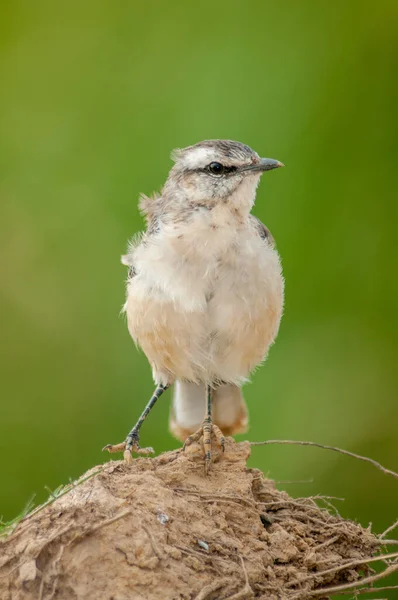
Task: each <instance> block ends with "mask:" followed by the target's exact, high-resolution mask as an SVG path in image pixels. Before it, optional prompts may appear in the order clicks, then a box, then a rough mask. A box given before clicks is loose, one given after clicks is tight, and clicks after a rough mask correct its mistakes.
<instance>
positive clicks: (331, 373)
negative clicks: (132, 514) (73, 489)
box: [0, 0, 398, 531]
mask: <svg viewBox="0 0 398 600" xmlns="http://www.w3.org/2000/svg"><path fill="white" fill-rule="evenodd" d="M1 13H2V14H1V18H0V49H1V50H0V69H1V97H0V102H1V111H0V112H1V148H0V168H1V174H0V194H1V211H0V256H1V273H0V292H1V338H0V340H1V341H0V351H1V355H0V390H1V415H0V446H1V458H0V466H1V469H0V470H1V474H2V478H1V481H2V484H1V496H0V514H3V516H4V518H10V517H13V516H14V515H15V514H16V513H17V512H18V511H20V510H21V509H22V508H23V506H24V504H25V503H26V501H27V500H28V499H29V497H30V496H31V495H32V494H33V493H36V500H37V501H42V500H43V499H44V498H45V497H46V496H47V492H46V491H45V490H44V486H45V485H47V486H49V487H51V488H55V487H56V486H58V485H59V484H61V483H65V482H67V481H68V479H69V477H73V478H75V477H78V476H79V475H80V474H81V473H82V472H83V471H84V470H85V469H88V468H89V467H92V466H93V465H95V464H97V463H101V462H103V461H104V460H108V456H106V455H104V454H101V448H102V446H104V445H105V444H106V443H108V442H119V441H121V440H122V439H123V438H124V436H125V434H126V433H127V430H128V429H129V428H130V426H131V425H132V424H133V423H134V421H135V419H136V418H137V416H138V414H139V412H140V411H141V409H142V408H143V406H144V404H145V402H146V400H147V399H148V397H149V395H150V394H151V392H152V389H153V384H152V379H151V371H150V368H149V365H148V364H147V361H146V358H145V357H144V356H143V354H141V353H139V352H138V351H137V350H136V349H135V347H134V345H133V343H132V341H131V339H130V338H129V335H128V332H127V329H126V326H125V323H124V319H123V318H121V317H120V316H119V311H120V308H121V306H122V303H123V301H124V279H125V276H126V272H125V268H124V267H123V266H121V265H120V264H119V257H120V255H121V254H122V253H123V252H124V251H125V247H126V243H127V240H128V238H129V237H131V236H132V235H133V234H134V233H135V232H137V231H138V230H140V229H141V228H142V226H143V223H142V219H141V217H140V215H139V213H138V209H137V199H138V195H139V193H140V192H146V193H150V192H152V191H153V190H159V189H160V187H161V185H162V183H163V182H164V180H165V177H166V175H167V172H168V170H169V168H170V166H171V162H170V160H169V153H170V150H171V149H172V148H174V147H182V146H186V145H189V144H192V143H195V142H197V141H200V140H202V139H206V138H230V139H236V140H239V141H242V142H245V143H247V144H249V145H250V146H252V147H253V148H255V149H256V150H257V151H258V152H259V153H260V154H262V155H265V156H272V157H274V158H277V159H279V160H282V161H283V162H284V163H286V165H287V168H286V169H284V170H282V171H277V172H273V173H270V174H266V175H265V176H264V177H263V180H262V183H261V186H260V189H259V193H258V198H257V203H256V207H255V214H256V215H258V216H259V217H260V218H261V219H262V220H263V221H264V222H265V223H266V224H267V226H268V227H269V228H270V229H271V231H272V233H273V235H274V236H275V238H276V240H277V243H278V248H279V250H280V253H281V255H282V258H283V264H284V271H285V277H286V310H285V316H284V320H283V324H282V327H281V331H280V335H279V338H278V340H277V343H276V345H275V346H274V347H273V348H272V350H271V353H270V357H269V360H268V362H267V363H266V365H265V367H263V368H261V369H260V370H259V371H258V372H257V373H256V374H255V375H254V376H253V382H252V384H251V385H248V386H247V387H246V389H245V395H246V399H247V402H248V404H249V407H250V416H251V423H252V425H251V429H250V432H249V434H248V435H246V436H243V437H244V438H246V437H249V438H250V439H251V440H261V439H267V438H268V439H272V438H293V439H309V440H313V441H317V442H321V443H324V444H333V445H339V446H342V447H344V448H346V449H349V450H351V451H354V452H358V453H361V454H366V455H369V456H372V457H373V458H375V459H377V460H379V461H381V462H382V463H383V464H385V465H386V466H388V467H390V468H392V469H395V470H397V469H398V441H397V439H398V436H397V429H398V428H397V417H398V403H397V397H396V392H397V370H398V369H397V364H396V358H397V352H396V341H397V318H396V303H397V295H398V294H397V291H398V290H397V276H396V269H394V266H395V265H396V245H397V241H396V239H397V235H396V227H397V222H396V218H397V190H398V177H397V160H398V146H397V139H398V115H397V106H398V93H397V92H398V77H397V73H398V4H397V2H395V1H388V0H380V1H379V2H378V3H377V4H375V3H374V2H370V1H365V2H364V1H361V2H360V1H359V0H355V1H350V2H347V1H343V0H338V1H337V2H333V3H332V2H323V1H319V0H312V1H311V0H301V1H300V2H298V1H297V0H290V1H284V2H283V1H282V2H279V3H275V2H272V3H271V2H268V1H265V0H258V1H252V2H246V3H243V2H242V1H240V2H237V1H232V0H231V1H229V2H225V1H222V0H221V1H219V2H208V1H203V2H200V3H195V4H194V3H189V2H178V1H174V0H172V1H170V2H167V3H166V2H164V3H161V2H146V3H137V2H110V1H109V2H92V1H86V2H80V3H77V2H76V3H75V2H68V3H62V2H56V3H55V2H50V1H48V2H45V1H41V2H38V3H33V2H30V1H25V2H23V1H13V2H10V1H8V2H4V3H2V5H1ZM168 395H169V393H168ZM169 399H170V398H169V397H167V398H166V399H165V400H164V401H163V400H162V401H161V402H159V405H158V407H157V409H156V410H155V412H154V413H153V414H152V415H151V417H150V418H149V419H148V421H147V422H146V423H145V426H144V428H143V431H142V443H143V444H145V445H152V446H154V447H155V448H156V450H157V451H159V452H160V451H162V450H166V449H170V448H174V447H177V445H178V444H177V442H176V441H175V440H173V438H172V437H171V436H170V435H169V433H168V431H167V426H166V424H167V419H168V410H169ZM251 465H252V466H257V467H260V468H261V469H263V470H264V471H265V472H267V473H269V474H270V475H271V476H272V477H274V478H275V479H277V480H302V479H307V478H313V482H312V483H307V484H305V483H304V484H303V483H301V484H286V485H285V486H284V487H285V488H286V489H287V490H288V491H289V492H290V493H292V494H294V495H301V494H302V495H309V494H314V493H324V494H330V495H335V496H342V497H344V498H345V499H346V500H345V502H344V503H343V504H342V505H341V506H340V511H341V512H342V514H344V515H345V516H347V517H351V518H358V519H359V520H360V521H361V522H362V523H363V524H364V525H367V524H368V523H369V522H370V521H371V522H372V523H373V528H374V530H376V531H382V530H383V529H384V528H386V527H387V526H388V525H389V524H390V523H391V522H392V521H393V520H394V519H395V518H397V517H398V506H397V482H396V481H394V480H393V479H389V478H388V477H386V476H384V475H383V474H382V473H380V472H378V471H377V470H375V469H373V468H372V467H371V466H370V465H366V464H361V463H359V462H356V461H353V460H352V459H350V458H346V457H342V456H339V455H335V454H333V453H327V452H325V451H323V450H316V449H310V448H293V447H278V446H272V447H263V448H255V449H253V453H252V459H251Z"/></svg>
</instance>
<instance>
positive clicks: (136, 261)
mask: <svg viewBox="0 0 398 600" xmlns="http://www.w3.org/2000/svg"><path fill="white" fill-rule="evenodd" d="M173 159H174V160H175V165H174V166H173V168H172V169H171V171H170V174H169V177H168V179H167V181H166V183H165V186H164V188H163V190H162V193H161V194H160V195H155V196H153V197H152V198H147V197H142V198H141V202H140V208H141V211H142V212H143V213H144V215H145V218H146V220H147V227H148V229H147V232H146V233H145V234H144V235H143V236H142V238H139V240H138V243H135V244H133V245H131V246H130V249H129V252H128V255H127V256H126V257H125V262H126V263H127V264H128V265H129V266H130V273H131V276H130V277H129V279H128V284H127V300H126V304H125V311H126V314H127V320H128V327H129V331H130V334H131V336H132V337H133V339H134V340H135V341H136V343H137V344H138V345H139V346H140V347H141V348H142V349H143V351H144V353H145V354H146V356H147V358H148V360H149V361H150V363H151V365H152V370H153V377H154V380H155V382H156V383H158V384H159V383H161V384H164V385H171V384H173V383H175V382H178V383H177V385H176V390H175V394H174V400H173V408H172V413H171V429H172V431H173V432H174V434H175V435H177V437H180V438H182V437H183V436H185V435H187V434H189V433H191V432H193V431H195V430H196V429H197V427H198V425H199V424H200V422H201V420H202V418H203V415H204V407H205V402H204V401H205V387H206V385H207V384H210V385H211V386H213V387H214V389H215V391H214V421H215V422H216V423H217V424H218V425H219V426H220V427H221V428H223V427H224V429H227V430H228V432H230V433H234V432H236V431H237V430H243V429H244V428H245V426H246V424H247V412H246V408H245V404H244V401H243V398H242V396H241V392H240V386H241V385H242V384H243V383H244V382H245V381H246V380H247V378H248V376H249V374H250V372H251V371H253V369H254V368H255V367H256V366H257V365H259V364H260V363H261V362H262V361H263V360H264V359H265V357H266V355H267V352H268V348H269V346H270V345H271V344H272V342H273V340H274V339H275V336H276V334H277V332H278V328H279V323H280V318H281V315H282V307H283V278H282V272H281V264H280V259H279V255H278V253H277V251H276V249H275V245H274V241H273V238H272V236H271V234H270V233H269V231H268V230H267V228H266V227H265V226H264V225H263V224H262V223H261V222H260V221H259V220H258V219H256V218H255V217H254V216H253V215H251V214H250V211H251V208H252V206H253V203H254V199H255V192H256V188H257V185H258V182H259V179H260V176H261V174H262V172H263V171H264V170H265V168H261V164H264V163H261V159H260V158H259V156H258V154H257V153H256V152H254V151H253V150H251V149H250V148H249V147H248V146H246V145H244V144H240V143H239V142H232V141H228V140H227V141H225V140H210V141H206V142H201V143H200V144H196V145H195V146H190V147H188V148H185V149H183V150H179V151H176V152H174V154H173ZM214 162H217V163H220V164H221V165H222V166H223V168H224V170H225V172H224V173H223V174H221V176H219V175H214V174H213V173H212V172H211V171H210V167H209V165H211V164H212V163H214ZM273 162H274V163H275V162H276V161H273ZM275 166H281V164H280V163H278V164H276V165H275ZM270 168H273V167H270ZM200 398H202V401H201V400H200Z"/></svg>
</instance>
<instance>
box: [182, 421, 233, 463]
mask: <svg viewBox="0 0 398 600" xmlns="http://www.w3.org/2000/svg"><path fill="white" fill-rule="evenodd" d="M212 435H214V437H215V438H216V441H217V444H218V445H219V447H220V448H221V450H222V452H224V449H225V438H224V434H223V432H222V431H221V429H220V428H219V427H218V426H217V425H215V424H214V423H213V422H212V421H211V419H209V418H208V417H206V418H205V420H204V421H203V424H202V426H201V427H200V428H199V429H198V430H197V431H195V433H192V434H191V435H190V436H188V437H187V439H186V440H185V442H184V446H183V450H185V448H186V447H187V446H190V445H191V444H193V443H194V442H198V441H199V440H200V439H201V438H202V441H203V450H204V459H205V474H206V475H207V474H208V472H209V468H210V463H211V456H212V453H211V436H212Z"/></svg>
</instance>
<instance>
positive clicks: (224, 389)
mask: <svg viewBox="0 0 398 600" xmlns="http://www.w3.org/2000/svg"><path fill="white" fill-rule="evenodd" d="M212 405H213V422H214V423H216V425H218V426H219V427H220V429H221V431H222V432H223V433H224V435H233V434H235V433H244V432H245V431H246V430H247V424H248V419H247V408H246V402H245V400H244V398H243V395H242V391H241V389H240V388H238V387H237V386H236V385H231V384H223V385H220V386H218V387H217V388H216V389H215V390H214V391H213V403H212ZM205 410H206V386H205V385H204V384H196V383H190V382H187V381H176V383H175V386H174V394H173V404H172V407H171V413H170V422H169V426H170V431H171V433H172V434H173V435H174V436H175V437H176V438H177V439H179V440H181V441H184V440H185V439H186V438H187V437H188V435H190V434H191V433H194V432H195V431H196V430H197V429H199V427H200V426H201V424H202V422H203V418H204V416H205Z"/></svg>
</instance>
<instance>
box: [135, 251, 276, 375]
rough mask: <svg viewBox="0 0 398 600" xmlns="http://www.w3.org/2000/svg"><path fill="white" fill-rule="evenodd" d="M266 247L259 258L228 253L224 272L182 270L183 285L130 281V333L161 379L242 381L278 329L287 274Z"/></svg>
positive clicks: (143, 280) (254, 365)
mask: <svg viewBox="0 0 398 600" xmlns="http://www.w3.org/2000/svg"><path fill="white" fill-rule="evenodd" d="M262 251H263V253H262V254H261V256H260V260H253V257H252V256H248V257H247V261H246V262H245V257H244V256H242V255H241V254H240V255H239V261H238V262H236V261H235V260H234V257H233V256H232V259H231V256H230V257H229V260H228V258H227V257H226V258H225V260H224V261H223V262H222V263H221V264H222V266H221V268H220V269H219V270H217V269H213V270H212V269H209V268H208V269H207V270H206V275H207V279H205V278H203V277H196V278H192V272H191V273H190V272H188V271H187V273H185V274H184V273H183V272H181V269H180V271H179V272H178V279H176V282H177V283H179V282H181V283H180V284H179V285H178V286H177V285H176V286H170V291H167V290H165V286H160V285H153V283H151V284H150V283H149V282H148V280H147V279H146V278H145V277H144V276H142V277H141V276H137V277H134V278H133V279H132V280H131V282H130V284H129V286H128V295H127V302H126V307H125V308H126V313H127V319H128V326H129V331H130V333H131V335H132V337H133V339H134V340H135V341H136V342H137V343H138V344H139V345H140V346H141V348H142V349H143V351H144V353H145V354H146V356H147V358H148V360H149V361H150V363H151V365H152V368H153V373H154V378H155V381H156V382H158V383H172V382H173V381H174V380H175V379H185V380H189V381H196V382H200V381H225V382H230V383H236V384H239V383H241V382H242V381H244V380H245V379H246V378H247V376H248V375H249V373H250V371H252V370H253V369H254V368H255V367H256V366H257V365H258V364H259V363H260V362H261V361H262V360H263V359H264V358H265V356H266V353H267V350H268V347H269V346H270V344H271V343H272V342H273V340H274V338H275V336H276V334H277V331H278V327H279V322H280V318H281V313H282V305H283V279H282V275H281V267H280V262H279V257H278V254H277V253H276V252H275V251H274V250H272V249H271V248H269V249H266V250H264V248H262ZM186 266H187V268H189V265H186ZM183 282H186V285H182V284H183ZM189 282H191V283H189Z"/></svg>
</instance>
